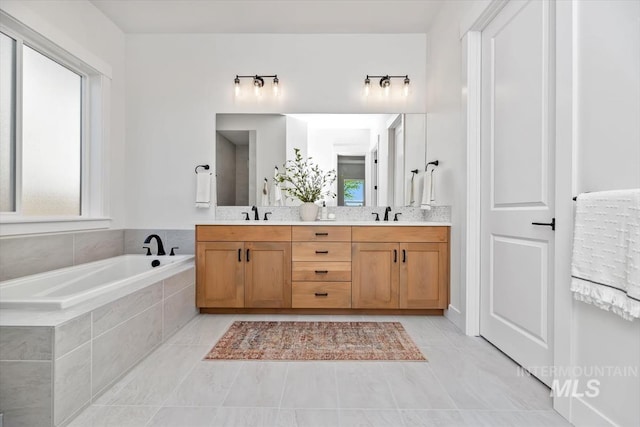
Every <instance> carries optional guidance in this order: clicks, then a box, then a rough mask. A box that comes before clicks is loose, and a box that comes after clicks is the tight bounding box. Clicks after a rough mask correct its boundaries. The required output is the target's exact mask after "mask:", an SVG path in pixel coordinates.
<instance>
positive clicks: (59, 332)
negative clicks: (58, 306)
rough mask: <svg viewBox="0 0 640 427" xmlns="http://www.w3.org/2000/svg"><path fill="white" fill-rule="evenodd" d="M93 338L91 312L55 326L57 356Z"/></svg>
mask: <svg viewBox="0 0 640 427" xmlns="http://www.w3.org/2000/svg"><path fill="white" fill-rule="evenodd" d="M89 340H91V313H86V314H83V315H82V316H79V317H76V318H75V319H71V320H69V321H68V322H65V323H63V324H62V325H59V326H56V328H55V356H56V358H58V357H61V356H64V355H65V354H67V353H68V352H70V351H71V350H73V349H75V348H77V347H78V346H80V345H82V344H84V343H86V342H87V341H89Z"/></svg>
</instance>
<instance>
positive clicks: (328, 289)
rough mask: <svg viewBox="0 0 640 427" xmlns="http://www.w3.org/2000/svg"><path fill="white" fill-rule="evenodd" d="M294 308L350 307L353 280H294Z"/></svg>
mask: <svg viewBox="0 0 640 427" xmlns="http://www.w3.org/2000/svg"><path fill="white" fill-rule="evenodd" d="M291 306H292V307H293V308H350V307H351V282H294V283H293V289H292V295H291Z"/></svg>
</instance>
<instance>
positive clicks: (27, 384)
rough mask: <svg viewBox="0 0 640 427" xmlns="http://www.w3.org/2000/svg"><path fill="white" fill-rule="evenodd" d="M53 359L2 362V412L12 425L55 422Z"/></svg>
mask: <svg viewBox="0 0 640 427" xmlns="http://www.w3.org/2000/svg"><path fill="white" fill-rule="evenodd" d="M52 363H53V362H51V361H44V360H43V361H31V360H30V361H14V362H7V361H4V362H0V412H2V413H3V414H4V423H5V425H6V426H12V427H32V426H41V425H49V424H50V423H51V409H52V408H51V396H52V390H51V364H52Z"/></svg>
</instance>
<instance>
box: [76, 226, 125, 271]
mask: <svg viewBox="0 0 640 427" xmlns="http://www.w3.org/2000/svg"><path fill="white" fill-rule="evenodd" d="M73 238H74V246H73V247H74V251H73V263H74V265H78V264H84V263H87V262H92V261H98V260H102V259H106V258H112V257H116V256H119V255H122V254H124V230H99V231H87V232H84V233H74V236H73Z"/></svg>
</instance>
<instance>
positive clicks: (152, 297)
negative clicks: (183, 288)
mask: <svg viewBox="0 0 640 427" xmlns="http://www.w3.org/2000/svg"><path fill="white" fill-rule="evenodd" d="M161 300H162V283H161V282H158V283H156V284H154V285H152V286H149V287H146V288H144V289H141V290H139V291H136V292H134V293H132V294H131V295H127V296H126V297H123V298H120V299H117V300H115V301H113V302H111V303H109V304H107V305H105V306H102V307H99V308H97V309H96V310H94V311H93V336H94V337H97V336H99V335H100V334H102V333H104V332H106V331H108V330H109V329H111V328H113V327H114V326H117V325H119V324H120V323H122V322H123V321H125V320H127V319H129V318H131V317H132V316H135V315H136V314H137V313H140V312H141V311H143V310H145V309H147V308H149V307H151V306H152V305H154V304H156V303H158V302H159V301H161Z"/></svg>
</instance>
